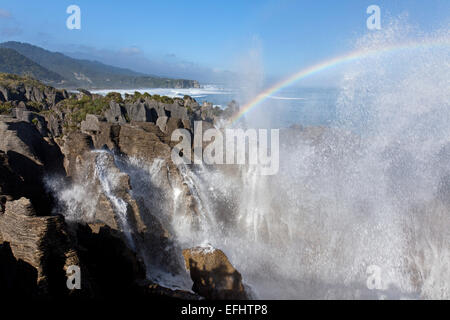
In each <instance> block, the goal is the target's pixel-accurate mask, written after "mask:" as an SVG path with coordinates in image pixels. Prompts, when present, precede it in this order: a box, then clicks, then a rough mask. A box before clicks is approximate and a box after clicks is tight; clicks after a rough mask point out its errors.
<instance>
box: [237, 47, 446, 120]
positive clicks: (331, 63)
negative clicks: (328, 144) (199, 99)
mask: <svg viewBox="0 0 450 320" xmlns="http://www.w3.org/2000/svg"><path fill="white" fill-rule="evenodd" d="M449 44H450V41H449V39H447V38H444V39H442V38H440V39H433V40H431V41H425V40H424V41H420V42H407V43H402V44H396V45H392V46H386V47H383V48H381V49H380V48H377V49H364V50H355V51H353V52H350V53H346V54H344V55H340V56H337V57H334V58H331V59H329V60H326V61H323V62H320V63H317V64H315V65H313V66H310V67H307V68H305V69H302V70H300V71H298V72H296V73H294V74H292V75H291V76H289V77H288V78H286V79H284V80H282V81H280V82H278V83H276V84H275V85H273V86H272V87H270V88H268V89H266V90H264V91H262V92H261V93H259V94H258V95H257V96H256V97H254V98H253V99H252V100H251V101H249V102H248V103H246V104H245V105H243V106H242V107H241V108H240V110H239V112H237V113H236V114H235V115H233V116H232V117H231V118H230V121H229V123H230V124H234V123H236V122H237V121H238V120H239V119H240V118H241V117H242V116H244V115H245V114H246V113H248V112H249V111H250V110H251V109H253V108H254V107H256V106H258V105H259V104H260V103H261V102H263V101H264V100H266V99H267V98H268V97H269V96H271V95H273V94H274V93H275V92H277V91H279V90H280V89H282V88H285V87H288V86H290V85H291V84H293V83H295V82H296V81H299V80H301V79H304V78H306V77H308V76H310V75H313V74H316V73H319V72H321V71H324V70H326V69H329V68H332V67H335V66H337V65H340V64H343V63H347V62H352V61H356V60H360V59H364V58H367V57H370V56H374V55H377V54H384V53H387V52H392V51H397V50H405V49H416V48H429V47H434V46H448V45H449Z"/></svg>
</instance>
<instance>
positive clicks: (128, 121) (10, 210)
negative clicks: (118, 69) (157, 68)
mask: <svg viewBox="0 0 450 320" xmlns="http://www.w3.org/2000/svg"><path fill="white" fill-rule="evenodd" d="M15 81H16V80H15ZM21 81H22V82H21ZM0 101H2V102H3V103H9V104H8V105H10V106H11V111H10V114H7V115H2V116H0V137H1V139H0V295H7V296H8V295H9V296H16V295H19V296H25V297H50V298H53V297H59V298H60V297H82V298H92V297H114V296H116V297H117V296H124V295H127V296H129V297H140V298H142V297H146V298H154V299H187V300H198V299H201V298H210V299H245V298H247V295H246V294H245V290H244V288H243V286H242V282H241V276H240V274H239V273H238V272H237V271H236V270H235V269H234V268H233V267H232V266H231V264H230V263H229V262H228V260H227V259H226V257H225V256H224V255H223V253H222V255H221V254H220V252H221V251H218V252H217V253H216V254H215V257H214V258H212V260H211V258H210V257H204V258H203V260H202V258H200V257H199V256H197V255H196V253H195V251H192V252H191V253H190V256H189V257H190V259H191V260H193V261H196V263H199V266H200V265H201V266H202V267H205V268H206V269H205V270H207V272H212V274H211V276H212V277H213V279H214V284H212V283H209V284H207V285H199V284H198V282H197V281H198V277H199V275H198V273H196V269H195V268H196V267H195V266H194V265H189V267H190V274H191V277H192V279H193V280H194V283H195V288H196V289H195V290H194V291H196V293H193V292H192V291H190V290H183V289H180V288H169V287H166V286H165V285H164V284H160V283H158V280H157V279H156V278H157V277H156V278H155V277H153V278H152V274H154V271H156V270H157V269H158V268H160V267H161V266H164V268H165V269H166V270H168V271H167V272H168V273H169V274H172V276H175V275H177V276H181V277H182V278H183V279H184V280H183V281H185V282H186V281H187V282H186V283H191V282H189V281H190V280H189V274H188V273H187V272H186V270H185V268H184V260H183V255H182V250H181V248H178V247H177V246H176V245H175V244H174V243H173V230H171V229H170V228H168V227H167V225H168V223H167V221H170V220H171V219H173V217H172V216H171V215H170V214H168V213H167V212H165V211H164V210H162V209H161V210H160V209H158V205H157V202H158V201H162V200H163V198H165V197H169V194H170V197H171V194H172V193H174V192H175V193H176V194H178V193H183V194H184V196H185V198H186V199H188V200H186V206H187V208H189V210H191V211H192V213H190V214H191V215H192V216H193V217H194V216H195V215H196V213H195V205H193V204H192V205H189V201H193V200H192V195H190V194H189V190H188V188H187V186H186V185H185V184H183V176H182V173H181V172H180V171H179V169H178V168H177V167H176V166H175V165H174V164H173V163H172V161H171V160H170V156H171V149H172V147H173V146H174V145H175V144H176V143H177V142H173V141H171V134H172V132H173V131H174V130H176V129H187V130H188V131H190V132H192V124H193V121H195V120H202V119H203V120H204V121H206V122H207V123H209V127H212V126H213V122H214V121H215V119H216V116H217V110H216V111H214V107H213V106H212V105H206V106H200V105H199V104H198V103H197V102H196V101H195V99H193V98H191V97H188V96H186V97H184V99H178V98H176V99H171V98H168V97H159V96H154V97H151V96H137V95H135V96H131V97H130V96H129V97H126V98H125V99H123V98H122V97H120V95H117V94H111V95H108V96H107V97H101V96H99V95H94V94H91V93H90V92H88V91H86V90H82V89H80V90H79V93H78V94H74V93H68V92H67V91H65V90H57V89H54V88H51V87H48V86H44V85H41V84H40V83H38V82H29V81H28V80H27V81H26V80H25V79H22V80H21V79H20V78H19V79H18V80H17V83H14V84H13V87H11V84H7V85H6V84H3V85H2V84H1V81H0ZM205 127H208V125H206V126H205ZM140 161H141V162H142V163H146V164H152V163H153V165H155V163H156V164H157V163H160V165H159V166H158V167H157V168H156V169H154V170H158V172H159V180H158V181H157V183H156V182H151V183H150V184H148V181H146V183H147V187H144V186H142V187H141V186H140V185H139V183H140V180H139V179H138V180H136V177H139V176H140V175H141V176H142V179H143V180H144V179H147V178H145V175H147V174H149V172H148V171H146V169H145V168H144V167H145V166H144V167H142V165H141V164H140ZM152 170H153V169H152ZM131 176H133V177H134V178H133V179H134V181H131ZM149 178H150V177H149ZM152 183H153V184H154V185H152ZM133 186H134V187H136V186H137V188H136V189H134V188H133ZM55 195H56V196H57V198H58V199H56V198H55ZM75 197H78V198H77V199H75ZM80 199H81V200H80ZM189 199H191V200H189ZM150 201H152V202H154V203H153V205H152V206H150V207H152V209H149V205H148V203H149V202H150ZM171 210H172V209H171ZM185 258H186V256H185ZM202 263H203V264H202ZM74 265H75V266H79V267H80V268H81V272H82V283H81V288H82V289H80V290H76V289H68V288H67V286H66V280H67V275H66V271H67V270H68V268H69V267H70V266H74ZM196 266H197V265H196ZM222 272H225V273H222ZM150 278H152V279H150ZM230 281H231V282H230ZM189 286H190V284H189ZM189 286H186V288H187V287H189ZM208 286H213V287H211V288H208Z"/></svg>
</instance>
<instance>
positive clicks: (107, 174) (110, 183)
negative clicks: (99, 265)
mask: <svg viewBox="0 0 450 320" xmlns="http://www.w3.org/2000/svg"><path fill="white" fill-rule="evenodd" d="M95 152H96V153H98V155H97V157H96V159H95V173H96V176H97V177H98V180H99V182H100V185H101V186H102V189H103V194H104V195H105V196H106V197H107V198H108V199H109V201H110V202H111V204H112V205H113V207H114V213H115V214H116V217H117V220H118V222H119V224H120V228H121V229H122V231H123V233H124V234H125V237H126V239H127V241H128V245H129V246H130V247H131V248H132V249H135V243H134V240H133V236H132V230H131V227H130V224H129V221H128V219H129V218H128V204H127V203H126V202H125V200H123V199H121V198H120V197H118V196H116V195H115V194H114V192H113V190H114V189H115V187H116V186H117V184H118V183H119V181H118V177H117V175H116V174H115V172H113V171H111V170H110V168H109V164H110V163H109V161H110V160H111V158H109V157H110V156H111V154H110V153H108V152H107V151H95Z"/></svg>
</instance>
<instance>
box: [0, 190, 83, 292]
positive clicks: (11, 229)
mask: <svg viewBox="0 0 450 320" xmlns="http://www.w3.org/2000/svg"><path fill="white" fill-rule="evenodd" d="M0 234H1V237H0V239H1V240H2V242H6V243H8V244H9V246H10V248H11V252H12V254H13V255H14V257H15V259H16V260H20V261H23V262H25V263H27V264H28V265H30V266H32V267H33V268H35V269H36V271H37V274H36V281H37V283H36V285H37V288H38V293H39V294H44V295H58V294H69V292H68V289H67V287H66V281H65V274H66V270H67V268H68V267H69V266H71V265H78V266H79V265H80V260H79V257H78V255H77V252H76V251H75V249H74V248H73V247H72V246H71V244H70V240H69V236H68V234H67V229H66V225H65V222H64V218H63V217H61V216H46V217H38V216H36V213H35V211H34V208H33V206H32V205H31V202H30V201H29V200H28V199H25V198H21V199H19V200H17V201H11V202H7V203H6V210H5V212H4V213H3V214H1V215H0Z"/></svg>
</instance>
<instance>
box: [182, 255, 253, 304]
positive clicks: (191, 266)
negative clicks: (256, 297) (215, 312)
mask: <svg viewBox="0 0 450 320" xmlns="http://www.w3.org/2000/svg"><path fill="white" fill-rule="evenodd" d="M183 256H184V259H185V263H186V269H187V270H188V271H189V272H190V274H191V278H192V281H193V282H194V285H193V287H192V290H193V291H194V292H196V293H198V294H199V295H201V296H203V297H205V298H207V299H213V300H224V299H226V300H228V299H231V300H246V299H248V298H249V297H248V295H247V293H246V291H245V288H244V285H243V284H242V276H241V274H240V273H239V272H238V271H237V270H236V269H235V268H234V267H233V265H232V264H231V263H230V261H229V260H228V258H227V256H226V255H225V253H223V251H221V250H218V249H214V248H211V247H207V248H204V247H196V248H191V249H185V250H183Z"/></svg>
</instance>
